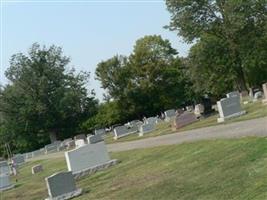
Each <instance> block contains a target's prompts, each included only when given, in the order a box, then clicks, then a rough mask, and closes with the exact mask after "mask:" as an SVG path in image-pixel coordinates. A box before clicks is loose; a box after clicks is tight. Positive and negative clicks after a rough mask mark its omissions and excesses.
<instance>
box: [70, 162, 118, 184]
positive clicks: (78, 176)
mask: <svg viewBox="0 0 267 200" xmlns="http://www.w3.org/2000/svg"><path fill="white" fill-rule="evenodd" d="M117 163H118V160H117V159H114V160H110V161H108V162H106V163H104V164H101V165H96V166H94V167H90V168H87V169H84V170H81V171H78V172H75V173H73V177H74V179H76V180H78V179H81V178H82V177H84V176H87V175H91V174H94V173H96V172H97V171H101V170H104V169H107V168H109V167H111V166H113V165H116V164H117Z"/></svg>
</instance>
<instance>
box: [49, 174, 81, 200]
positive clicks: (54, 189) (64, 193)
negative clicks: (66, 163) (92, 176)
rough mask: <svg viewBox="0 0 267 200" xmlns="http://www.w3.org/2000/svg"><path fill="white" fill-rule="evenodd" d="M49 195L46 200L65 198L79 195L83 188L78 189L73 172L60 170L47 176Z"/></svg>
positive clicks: (61, 199) (62, 199)
mask: <svg viewBox="0 0 267 200" xmlns="http://www.w3.org/2000/svg"><path fill="white" fill-rule="evenodd" d="M45 181H46V186H47V190H48V195H49V197H48V198H46V200H64V199H71V198H73V197H76V196H79V195H80V194H81V193H82V189H77V188H76V185H75V181H74V178H73V175H72V173H71V172H59V173H55V174H53V175H51V176H49V177H46V178H45Z"/></svg>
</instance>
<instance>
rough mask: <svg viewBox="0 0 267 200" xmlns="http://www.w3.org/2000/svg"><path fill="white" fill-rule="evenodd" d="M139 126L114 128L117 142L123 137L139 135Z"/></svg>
mask: <svg viewBox="0 0 267 200" xmlns="http://www.w3.org/2000/svg"><path fill="white" fill-rule="evenodd" d="M137 131H138V128H137V126H132V127H127V126H117V127H116V128H114V139H115V140H117V139H119V138H121V137H124V136H127V135H130V134H133V133H137Z"/></svg>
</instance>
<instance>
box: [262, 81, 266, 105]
mask: <svg viewBox="0 0 267 200" xmlns="http://www.w3.org/2000/svg"><path fill="white" fill-rule="evenodd" d="M262 89H263V93H264V99H263V100H262V103H263V104H266V105H267V83H264V84H262Z"/></svg>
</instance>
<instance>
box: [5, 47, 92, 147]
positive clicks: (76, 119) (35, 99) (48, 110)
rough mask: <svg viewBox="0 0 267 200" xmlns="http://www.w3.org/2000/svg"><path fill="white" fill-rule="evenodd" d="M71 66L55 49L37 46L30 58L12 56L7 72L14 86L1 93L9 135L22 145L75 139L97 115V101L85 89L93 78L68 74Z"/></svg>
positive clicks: (33, 48) (17, 55) (9, 86)
mask: <svg viewBox="0 0 267 200" xmlns="http://www.w3.org/2000/svg"><path fill="white" fill-rule="evenodd" d="M69 62H70V59H69V58H68V57H66V56H64V55H63V52H62V49H61V48H60V47H56V46H54V45H53V46H51V47H49V48H46V47H45V46H44V47H41V46H40V45H38V44H33V46H32V47H31V48H30V50H29V54H28V55H24V54H21V53H20V54H15V55H13V56H12V58H11V61H10V67H9V68H8V69H7V71H6V77H7V78H8V79H9V81H10V84H8V85H6V86H5V87H4V90H3V91H1V94H0V95H1V96H0V107H1V111H2V112H3V115H4V124H5V126H6V127H9V135H12V134H13V136H12V137H11V138H20V140H16V141H19V142H18V143H22V141H23V140H25V143H27V144H25V145H26V146H27V145H28V146H30V147H31V148H32V147H33V146H36V145H38V144H39V145H40V143H45V142H47V138H48V135H49V136H50V140H51V142H53V141H55V140H57V139H58V138H65V137H68V136H71V135H73V134H74V133H75V131H77V130H78V127H79V124H80V123H81V122H82V121H84V120H86V119H87V118H88V117H89V116H92V115H93V114H95V113H96V105H97V101H96V100H95V98H94V96H93V95H91V94H88V91H87V89H86V87H85V84H86V83H87V81H88V78H89V74H88V73H84V72H80V73H78V74H75V71H74V70H73V69H71V70H67V66H68V64H69ZM29 138H31V140H29ZM39 139H40V140H39ZM17 145H19V144H17ZM27 148H28V147H27Z"/></svg>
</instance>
